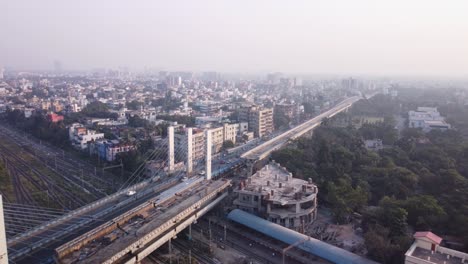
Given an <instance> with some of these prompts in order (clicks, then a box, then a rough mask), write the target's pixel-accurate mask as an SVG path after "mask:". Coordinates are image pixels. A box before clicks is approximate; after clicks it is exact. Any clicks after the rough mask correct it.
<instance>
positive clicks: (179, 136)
mask: <svg viewBox="0 0 468 264" xmlns="http://www.w3.org/2000/svg"><path fill="white" fill-rule="evenodd" d="M206 130H208V131H210V133H211V142H212V148H211V153H213V154H215V153H218V152H220V151H221V149H222V147H223V144H224V142H226V141H228V140H230V141H232V143H234V144H235V143H236V138H237V136H238V135H240V134H242V133H243V132H245V131H247V130H248V124H247V123H245V122H244V123H235V124H223V125H222V126H220V127H217V128H211V129H197V128H194V129H193V130H192V131H193V132H192V157H193V160H194V161H199V160H202V159H204V158H205V152H206V149H205V131H206ZM183 132H184V133H176V134H175V135H174V145H175V149H176V150H181V151H182V153H184V154H182V155H181V158H182V159H185V158H186V156H185V155H186V152H187V134H186V133H187V130H185V129H184V130H183Z"/></svg>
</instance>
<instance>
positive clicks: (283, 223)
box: [280, 218, 286, 226]
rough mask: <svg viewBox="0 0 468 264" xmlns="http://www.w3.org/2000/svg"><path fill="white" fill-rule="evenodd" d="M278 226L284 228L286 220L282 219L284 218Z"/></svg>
mask: <svg viewBox="0 0 468 264" xmlns="http://www.w3.org/2000/svg"><path fill="white" fill-rule="evenodd" d="M280 225H282V226H285V225H286V219H284V218H282V219H280Z"/></svg>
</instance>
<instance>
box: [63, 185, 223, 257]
mask: <svg viewBox="0 0 468 264" xmlns="http://www.w3.org/2000/svg"><path fill="white" fill-rule="evenodd" d="M225 185H226V181H223V180H220V181H214V182H206V181H205V182H203V184H199V185H196V186H193V187H192V188H189V189H187V190H186V191H184V192H182V193H180V194H178V195H174V196H173V197H172V198H171V199H167V200H165V201H164V202H163V203H161V204H159V205H158V206H156V207H152V208H150V209H149V210H146V211H144V212H142V213H141V214H138V215H135V216H134V217H133V218H132V219H131V220H130V221H128V222H127V223H125V224H123V225H120V226H119V227H118V228H116V229H114V230H113V231H112V232H110V233H108V234H106V235H105V236H103V237H100V238H98V239H95V240H94V241H92V242H90V243H88V244H87V245H85V246H84V247H82V248H81V249H80V250H78V251H75V252H73V253H72V254H69V255H68V256H65V257H64V258H62V259H61V260H60V262H61V263H76V262H86V263H105V262H106V261H107V262H109V260H112V259H113V258H114V259H115V258H119V257H118V256H117V257H116V254H118V253H119V252H125V251H131V250H127V249H128V248H129V246H131V245H133V244H135V243H139V241H141V240H142V239H143V238H144V237H145V236H147V235H148V234H151V233H154V232H155V231H160V232H159V233H160V235H162V234H163V233H164V232H165V231H167V230H168V229H170V228H171V227H172V226H173V225H176V224H177V222H178V221H174V218H178V217H179V216H180V219H179V220H182V219H183V218H184V217H183V215H181V214H182V213H183V212H184V211H186V210H187V209H188V208H190V207H191V206H193V205H194V204H196V203H197V202H199V201H200V200H202V199H203V197H205V196H207V195H209V194H211V193H213V192H216V191H217V190H219V189H220V188H222V187H223V186H225ZM161 227H165V228H161ZM157 235H158V234H156V236H157ZM156 236H154V237H156ZM154 237H152V238H151V240H152V239H154ZM148 242H150V241H149V240H148ZM110 262H113V261H110Z"/></svg>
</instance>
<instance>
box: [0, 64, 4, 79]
mask: <svg viewBox="0 0 468 264" xmlns="http://www.w3.org/2000/svg"><path fill="white" fill-rule="evenodd" d="M4 72H5V69H4V68H2V67H0V80H2V79H3V73H4Z"/></svg>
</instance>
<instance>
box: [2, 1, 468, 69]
mask: <svg viewBox="0 0 468 264" xmlns="http://www.w3.org/2000/svg"><path fill="white" fill-rule="evenodd" d="M54 60H60V61H61V62H62V64H63V67H64V69H69V70H70V69H91V68H96V67H118V66H128V67H130V68H131V69H142V68H143V67H145V66H146V67H150V68H157V69H167V70H193V71H199V70H217V71H230V72H249V71H256V72H257V71H282V72H290V73H327V74H379V75H380V74H384V75H393V74H404V75H437V76H463V75H464V76H465V77H466V76H468V0H459V1H457V0H453V1H452V0H440V1H436V0H385V1H383V0H382V1H380V0H342V1H338V0H323V1H314V0H304V1H299V0H297V1H295V0H281V1H276V0H265V1H256V0H231V1H223V0H187V1H178V0H165V1H157V0H127V1H124V0H73V1H72V0H29V1H26V0H0V65H4V66H7V67H13V68H27V69H52V68H53V61H54Z"/></svg>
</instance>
